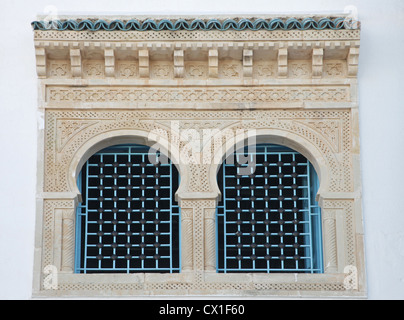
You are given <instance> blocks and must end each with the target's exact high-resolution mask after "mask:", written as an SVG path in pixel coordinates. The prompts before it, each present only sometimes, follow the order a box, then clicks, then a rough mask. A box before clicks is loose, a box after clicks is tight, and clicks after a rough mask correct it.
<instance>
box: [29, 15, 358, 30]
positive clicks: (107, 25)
mask: <svg viewBox="0 0 404 320" xmlns="http://www.w3.org/2000/svg"><path fill="white" fill-rule="evenodd" d="M31 25H32V27H33V29H34V30H42V31H44V30H59V31H65V30H73V31H83V30H88V31H100V30H102V31H148V30H153V31H161V30H169V31H178V30H188V31H193V30H204V31H209V30H219V31H226V30H235V31H243V30H253V31H257V30H268V31H273V30H295V29H296V30H309V29H314V30H324V29H332V30H340V29H351V28H353V27H357V26H358V22H357V21H354V20H352V19H348V18H344V17H339V18H335V19H329V18H321V19H318V20H316V19H314V18H305V19H302V20H298V19H296V18H291V19H288V20H286V21H284V20H282V19H278V18H274V19H271V20H265V19H255V20H250V19H240V20H238V21H237V20H234V19H226V20H224V21H220V20H218V19H210V20H206V21H205V20H202V19H195V20H192V21H187V20H184V19H177V20H175V21H172V20H169V19H162V20H160V21H156V20H153V19H147V20H144V21H139V20H136V19H131V20H128V21H122V20H114V21H111V22H107V21H105V20H97V21H91V20H88V19H87V20H82V21H76V20H65V21H61V20H54V21H33V22H32V23H31Z"/></svg>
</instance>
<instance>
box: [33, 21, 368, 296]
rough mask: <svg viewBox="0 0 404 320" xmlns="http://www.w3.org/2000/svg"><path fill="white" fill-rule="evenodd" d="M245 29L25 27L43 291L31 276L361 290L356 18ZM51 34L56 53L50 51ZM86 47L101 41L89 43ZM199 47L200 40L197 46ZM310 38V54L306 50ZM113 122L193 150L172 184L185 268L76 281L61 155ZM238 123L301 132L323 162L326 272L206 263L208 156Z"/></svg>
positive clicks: (61, 289) (270, 289)
mask: <svg viewBox="0 0 404 320" xmlns="http://www.w3.org/2000/svg"><path fill="white" fill-rule="evenodd" d="M250 31H251V30H250ZM250 31H248V30H244V31H235V30H229V31H220V32H219V31H216V30H211V31H200V30H195V31H187V30H178V31H175V32H173V31H168V30H161V31H158V32H154V31H147V32H140V31H128V32H119V31H108V32H106V31H97V32H88V31H83V32H72V31H68V30H66V31H63V32H60V31H58V32H56V31H52V30H49V31H41V30H36V31H35V34H34V38H35V46H36V57H37V71H38V76H39V77H40V79H41V81H40V86H41V89H42V91H43V92H44V96H43V98H42V97H41V99H43V100H41V105H42V106H43V107H44V108H45V127H44V136H45V139H44V144H43V146H42V147H43V149H42V150H40V151H41V152H42V153H43V157H44V158H43V161H44V163H43V166H44V167H43V172H44V174H43V185H42V189H41V190H40V192H41V193H43V194H44V195H45V196H44V198H43V208H42V207H40V208H39V215H40V217H41V219H39V220H42V218H43V225H42V226H41V228H42V229H41V232H40V236H41V241H38V243H42V247H41V248H38V252H41V253H40V254H39V258H38V259H37V261H39V264H40V267H41V268H42V270H45V269H46V267H47V266H52V265H55V266H56V271H57V272H60V275H59V278H58V279H59V283H58V288H57V290H54V291H53V292H52V290H45V289H46V288H44V287H40V286H39V289H38V292H39V294H41V290H44V292H45V295H53V294H59V293H60V294H67V295H69V294H71V293H72V292H75V293H76V294H77V293H78V294H81V293H83V294H84V293H89V294H90V295H91V294H97V292H98V293H99V292H110V293H119V294H129V295H133V294H139V295H144V294H146V295H147V294H150V295H154V294H181V295H182V294H185V295H187V294H200V293H203V294H234V292H241V293H242V294H250V293H252V292H253V293H254V294H275V295H276V294H279V292H280V291H283V292H285V291H286V292H288V294H293V293H297V294H300V293H301V292H304V293H305V294H309V295H314V296H321V295H322V294H324V293H325V292H327V293H329V294H330V295H336V296H338V295H349V294H352V295H353V296H355V295H359V296H363V294H364V292H365V291H364V289H363V287H364V286H363V284H362V283H361V281H362V280H361V272H362V271H361V270H360V268H361V265H360V263H361V261H362V260H361V259H362V252H361V251H360V239H361V238H360V237H361V234H360V231H357V229H360V228H358V226H357V225H356V223H357V221H360V215H361V212H360V210H359V209H358V203H357V194H358V193H357V192H358V190H357V187H356V183H357V182H355V181H357V179H358V173H357V172H355V170H354V167H355V166H357V163H356V162H355V161H356V160H355V159H356V158H355V157H356V156H357V151H356V144H355V141H356V139H357V123H356V122H357V119H356V117H355V112H356V109H355V108H356V104H357V97H356V92H355V90H354V89H352V88H355V86H356V75H357V66H358V56H359V30H330V29H326V30H312V29H311V30H289V31H283V30H274V31H266V30H257V31H254V32H250ZM50 48H51V49H52V50H53V51H58V50H59V51H58V54H60V55H57V56H52V55H47V50H49V49H50ZM94 48H97V50H98V51H97V53H96V54H94V55H92V54H91V52H92V50H93V49H94ZM161 49H164V50H161ZM300 49H303V50H305V54H304V56H303V55H295V56H294V58H293V59H295V58H296V57H304V58H299V59H306V60H293V59H290V56H291V53H296V51H298V50H300ZM160 50H161V51H162V54H161V55H160V53H159V51H160ZM199 50H201V52H202V51H203V52H202V53H201V54H200V55H198V51H199ZM232 50H238V51H232ZM163 51H164V52H163ZM310 52H312V53H311V54H312V60H313V61H312V60H310V59H311V58H308V57H307V53H310ZM268 53H269V55H268ZM55 57H56V59H61V60H56V59H54V58H55ZM60 57H64V58H60ZM66 57H68V58H66ZM135 57H136V58H135ZM234 57H238V58H237V59H234ZM263 57H271V58H270V59H263ZM326 57H332V59H333V60H327V58H326ZM256 58H257V59H256ZM120 59H124V60H120ZM131 59H133V60H131ZM137 59H138V60H137ZM170 59H172V61H171V60H170ZM188 59H190V60H188ZM271 59H272V60H271ZM307 59H308V60H307ZM48 78H49V79H48ZM314 78H315V79H316V80H315V81H312V80H311V79H314ZM93 79H97V81H93ZM59 80H60V81H59ZM132 80H135V81H132ZM149 80H152V81H149ZM330 80H332V81H330ZM156 83H158V85H155V84H156ZM173 122H177V123H178V131H180V132H183V131H187V130H188V132H190V133H192V134H194V135H196V136H197V137H198V138H197V143H194V144H192V145H190V144H189V143H188V142H189V141H188V140H187V139H186V138H181V136H180V135H179V134H178V132H176V131H175V130H174V131H172V130H170V129H172V124H173ZM215 129H218V130H219V131H223V132H225V134H223V135H222V136H220V138H219V139H217V140H215V141H214V140H209V139H207V140H206V139H204V138H205V137H204V132H205V131H206V130H208V131H209V130H215ZM123 130H136V131H138V132H143V133H145V134H149V133H154V134H156V133H157V137H159V136H161V137H164V138H165V139H166V140H167V141H168V142H169V143H172V144H175V146H176V147H177V148H178V151H179V153H180V154H181V156H182V157H183V159H185V160H188V161H190V162H188V163H187V165H186V166H185V167H182V168H185V169H184V170H183V171H184V172H185V174H184V177H186V179H184V181H185V182H184V183H183V185H182V186H181V188H182V189H181V192H180V194H178V196H179V199H180V207H181V224H182V229H181V230H182V231H181V232H182V234H181V236H182V243H183V246H182V253H181V259H182V272H181V273H180V274H177V275H168V280H167V279H166V278H161V277H160V276H159V275H153V274H141V275H138V274H133V275H130V278H128V277H126V278H125V276H126V275H122V277H121V275H119V276H118V275H117V276H116V277H115V278H114V280H113V281H111V280H105V278H103V280H102V281H98V280H97V279H98V278H97V279H95V278H94V279H95V280H91V279H90V278H87V277H86V275H80V276H83V279H84V281H81V280H77V277H76V275H74V274H73V273H72V270H73V267H74V230H75V207H76V205H77V203H76V200H72V199H71V198H67V197H68V196H69V197H71V193H72V192H74V191H75V190H72V187H73V186H72V185H71V183H70V182H71V181H70V180H69V179H71V176H72V172H69V170H70V169H71V168H70V166H71V163H72V162H73V159H75V157H76V156H77V152H78V150H82V149H83V146H84V145H86V144H87V143H88V142H89V141H90V140H92V139H96V138H97V137H99V136H101V135H103V136H104V135H105V136H111V137H112V136H114V135H119V132H121V131H123ZM239 130H244V131H247V130H262V131H265V132H267V133H268V132H269V133H270V132H276V135H278V136H279V137H280V139H283V138H284V139H286V138H289V137H298V138H299V139H300V141H304V144H305V145H306V146H307V145H309V146H310V147H311V148H313V150H316V154H318V155H321V156H320V157H319V159H316V160H318V161H319V162H321V164H322V165H323V166H324V167H326V168H327V170H328V171H327V176H326V177H325V178H323V179H324V180H323V182H324V186H325V187H324V190H322V194H321V195H319V196H320V201H321V206H322V210H323V212H324V214H323V228H324V229H323V230H324V241H323V245H324V249H325V256H324V259H325V262H326V268H325V269H326V273H325V274H324V275H284V276H282V277H278V276H279V275H271V276H272V277H266V276H267V275H259V274H244V275H237V276H235V277H234V276H233V275H221V274H216V273H215V263H216V262H215V258H216V257H215V255H216V252H215V228H216V226H215V224H216V221H215V210H216V198H215V197H216V196H212V194H214V192H213V191H214V190H213V189H212V185H214V183H213V182H212V181H211V179H212V177H210V176H209V174H210V170H211V168H212V167H211V165H212V164H211V162H212V161H211V160H212V158H211V157H213V156H214V154H215V151H216V149H215V147H216V145H215V143H216V144H218V145H219V146H223V145H225V144H226V143H227V142H229V141H232V140H231V139H232V138H234V135H235V133H236V132H238V131H239ZM193 142H195V141H193ZM296 143H297V142H296ZM193 145H195V146H196V149H192V147H193ZM195 150H196V151H199V152H195ZM206 150H210V151H211V152H210V153H206V152H203V151H206ZM191 160H192V161H191ZM47 197H49V198H47ZM52 197H56V198H52ZM358 243H359V245H358ZM347 265H349V266H351V267H352V270H354V271H355V270H356V269H355V268H359V273H355V272H356V271H355V272H351V271H350V273H349V274H348V276H346V274H345V273H344V272H345V271H344V267H346V266H347ZM38 269H40V268H38ZM46 270H47V269H46ZM349 270H351V269H349ZM353 274H354V275H355V277H356V278H354V279H353V278H352V277H353ZM44 276H46V274H45V273H43V274H41V275H40V276H39V277H40V278H41V280H42V278H43V277H44ZM289 276H290V277H289ZM348 278H349V279H348ZM162 279H163V280H162ZM347 279H348V280H349V281H348V280H347ZM352 279H353V280H352ZM346 282H349V290H348V288H347V286H346ZM354 285H355V286H354ZM353 286H354V287H355V288H356V289H354V290H352V288H351V287H353ZM358 288H360V289H358ZM358 290H359V291H358ZM101 294H102V293H101Z"/></svg>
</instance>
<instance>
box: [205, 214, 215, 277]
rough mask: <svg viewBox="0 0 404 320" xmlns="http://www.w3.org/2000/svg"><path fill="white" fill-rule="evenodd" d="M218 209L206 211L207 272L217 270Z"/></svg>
mask: <svg viewBox="0 0 404 320" xmlns="http://www.w3.org/2000/svg"><path fill="white" fill-rule="evenodd" d="M215 215H216V209H214V208H207V209H205V217H204V218H205V219H204V234H205V236H204V238H205V239H204V240H205V270H206V271H215V270H216V222H215Z"/></svg>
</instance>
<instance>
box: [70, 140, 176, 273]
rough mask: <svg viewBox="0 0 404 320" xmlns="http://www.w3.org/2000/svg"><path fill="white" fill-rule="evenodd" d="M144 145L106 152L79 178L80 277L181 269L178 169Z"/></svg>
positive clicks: (77, 246) (78, 251) (95, 157)
mask: <svg viewBox="0 0 404 320" xmlns="http://www.w3.org/2000/svg"><path fill="white" fill-rule="evenodd" d="M160 157H161V155H160V153H159V152H157V151H155V150H152V149H149V147H146V146H140V145H122V146H114V147H110V148H107V149H104V150H102V151H100V152H98V153H96V154H95V155H93V156H92V157H91V158H90V159H89V160H88V161H87V163H86V164H85V166H84V167H83V169H82V172H81V176H80V178H79V183H78V185H79V187H80V189H81V192H82V196H83V202H82V204H81V205H80V206H79V207H78V210H77V221H78V223H77V230H76V234H77V236H76V262H75V271H76V273H100V272H101V273H108V272H112V273H132V272H170V273H173V272H179V271H180V235H179V230H180V225H179V224H180V218H179V215H180V209H179V207H178V205H177V204H176V203H175V202H174V201H173V196H174V193H175V191H176V190H177V188H178V183H179V182H178V180H179V175H178V171H177V169H176V167H175V166H174V165H173V164H172V163H171V162H169V161H168V163H165V162H163V161H161V162H159V161H156V160H157V159H160Z"/></svg>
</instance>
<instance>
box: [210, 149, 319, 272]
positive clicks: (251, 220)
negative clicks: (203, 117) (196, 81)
mask: <svg viewBox="0 0 404 320" xmlns="http://www.w3.org/2000/svg"><path fill="white" fill-rule="evenodd" d="M242 159H244V161H241V160H242ZM243 162H244V164H243ZM218 184H219V187H220V189H221V193H222V199H221V202H220V203H219V205H218V209H217V217H216V221H217V234H216V239H217V246H216V247H217V264H216V265H217V272H225V273H226V272H267V273H272V272H274V273H275V272H294V273H322V272H323V266H322V265H323V263H322V246H321V242H322V239H321V212H320V208H319V206H318V203H317V202H316V201H315V195H316V193H317V191H318V188H319V185H318V177H317V174H316V172H315V170H314V168H313V166H312V165H311V164H310V162H309V161H308V160H307V159H306V158H305V157H304V156H303V155H301V154H300V153H298V152H295V151H293V150H291V149H289V148H286V147H283V146H278V145H271V144H264V145H257V146H253V147H246V148H244V149H241V150H238V151H236V152H235V153H233V154H232V155H231V156H229V157H228V158H227V159H226V160H225V161H224V163H223V164H222V166H221V168H220V170H219V173H218Z"/></svg>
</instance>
